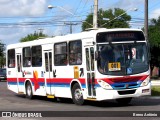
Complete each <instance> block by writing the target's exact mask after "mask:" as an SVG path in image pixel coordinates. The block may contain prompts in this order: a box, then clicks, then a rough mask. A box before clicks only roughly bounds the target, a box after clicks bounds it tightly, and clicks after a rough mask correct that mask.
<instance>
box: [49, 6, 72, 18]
mask: <svg viewBox="0 0 160 120" xmlns="http://www.w3.org/2000/svg"><path fill="white" fill-rule="evenodd" d="M52 8H60V9H62V10H64V11H66V12H67V13H69V14H71V15H73V16H75V15H74V14H73V13H72V12H70V11H68V10H66V9H64V8H63V7H60V6H52V5H48V9H52Z"/></svg>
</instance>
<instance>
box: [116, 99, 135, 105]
mask: <svg viewBox="0 0 160 120" xmlns="http://www.w3.org/2000/svg"><path fill="white" fill-rule="evenodd" d="M131 100H132V98H119V99H116V101H117V102H118V104H120V105H128V104H129V103H130V102H131Z"/></svg>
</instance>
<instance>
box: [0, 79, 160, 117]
mask: <svg viewBox="0 0 160 120" xmlns="http://www.w3.org/2000/svg"><path fill="white" fill-rule="evenodd" d="M5 111H9V112H10V111H12V112H17V111H18V112H22V113H25V112H26V111H27V112H28V111H31V112H33V111H35V112H40V113H41V112H42V111H45V112H42V113H44V115H46V112H47V113H48V115H50V116H52V117H53V118H52V119H59V120H63V119H64V120H67V119H68V120H69V119H71V118H74V119H75V118H76V119H77V120H79V119H82V118H86V117H88V118H87V120H89V119H90V120H91V119H92V120H94V119H96V118H97V117H96V116H98V119H104V120H106V117H107V118H109V119H117V120H121V119H123V120H124V118H127V119H132V120H133V119H137V118H139V119H140V120H141V119H142V120H145V119H146V116H145V117H144V114H146V111H147V114H148V115H149V116H147V118H148V119H153V120H156V119H157V120H158V119H159V118H160V97H141V98H134V99H133V100H132V102H131V103H130V104H129V105H127V106H121V105H119V104H117V103H116V102H115V101H114V100H109V101H103V102H86V104H85V105H83V106H77V105H75V104H73V103H72V100H70V99H64V100H63V101H59V100H58V101H57V100H54V99H47V98H46V97H38V96H37V97H35V98H34V99H33V100H29V99H27V98H25V96H24V95H17V94H15V93H13V92H12V91H9V90H8V89H7V83H6V82H0V112H5ZM68 111H70V112H68ZM68 113H69V115H68ZM149 113H151V114H149ZM72 114H74V115H75V116H74V115H73V116H74V117H71V116H72ZM134 114H135V115H136V117H135V116H134ZM142 114H143V117H142V116H141V115H142ZM156 114H157V116H159V117H156ZM42 115H43V114H42ZM153 115H155V116H154V117H153ZM123 116H124V117H123ZM42 117H43V116H42ZM1 119H2V118H0V120H1ZM8 119H9V118H8ZM8 119H7V120H8ZM15 119H17V118H15ZM19 119H22V118H19ZM23 119H26V120H27V119H28V118H23ZM30 119H33V118H30ZM34 119H37V120H39V119H44V118H34ZM45 119H51V117H49V118H45ZM2 120H4V118H3V119H2ZM12 120H13V118H12ZM96 120H97V119H96Z"/></svg>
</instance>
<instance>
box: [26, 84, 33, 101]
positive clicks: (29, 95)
mask: <svg viewBox="0 0 160 120" xmlns="http://www.w3.org/2000/svg"><path fill="white" fill-rule="evenodd" d="M26 98H29V99H32V98H33V91H32V86H31V83H30V82H27V85H26Z"/></svg>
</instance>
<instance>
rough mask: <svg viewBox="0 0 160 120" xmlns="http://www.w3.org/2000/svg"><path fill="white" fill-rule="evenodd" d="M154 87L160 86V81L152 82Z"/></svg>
mask: <svg viewBox="0 0 160 120" xmlns="http://www.w3.org/2000/svg"><path fill="white" fill-rule="evenodd" d="M151 85H152V86H160V80H151Z"/></svg>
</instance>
